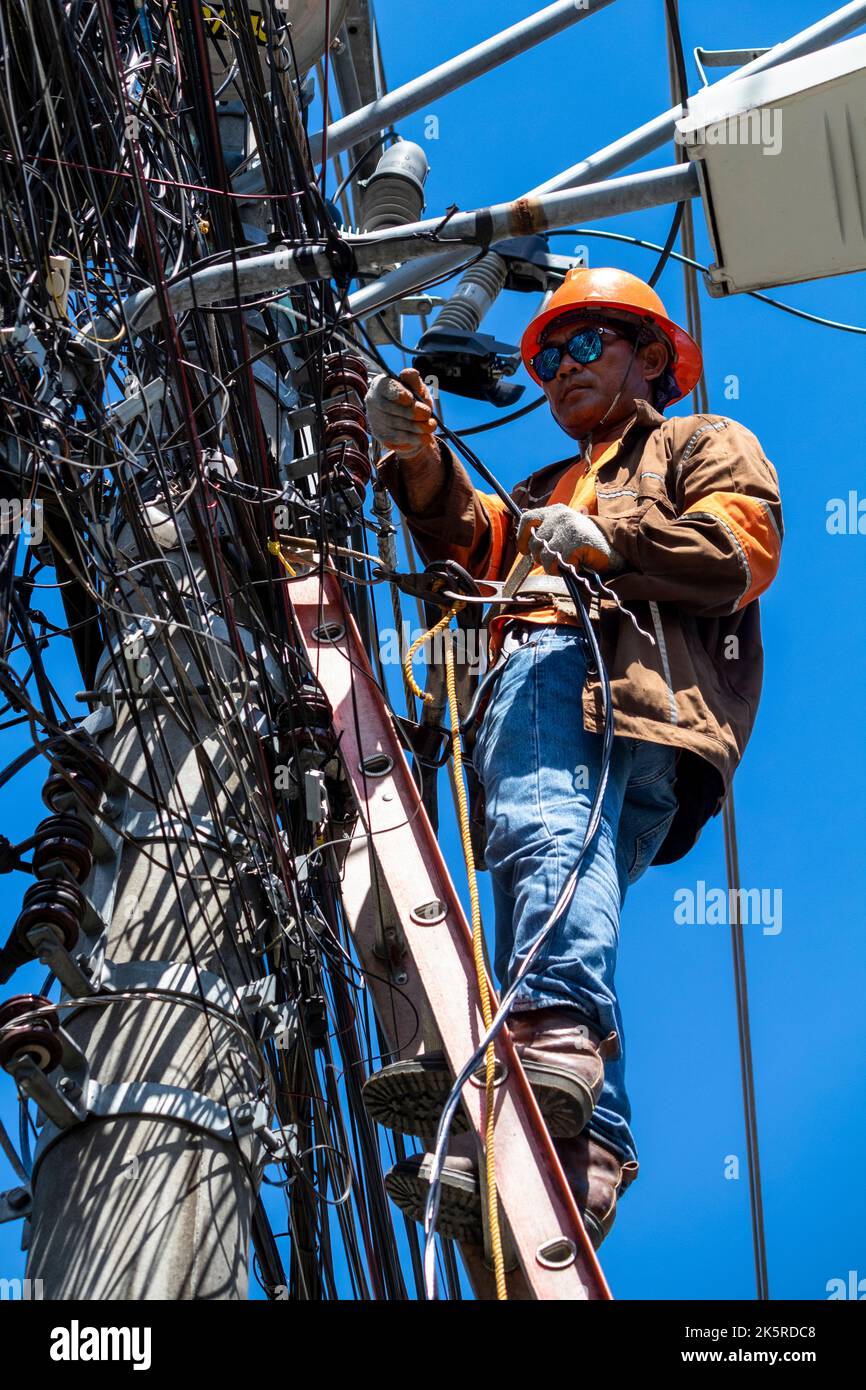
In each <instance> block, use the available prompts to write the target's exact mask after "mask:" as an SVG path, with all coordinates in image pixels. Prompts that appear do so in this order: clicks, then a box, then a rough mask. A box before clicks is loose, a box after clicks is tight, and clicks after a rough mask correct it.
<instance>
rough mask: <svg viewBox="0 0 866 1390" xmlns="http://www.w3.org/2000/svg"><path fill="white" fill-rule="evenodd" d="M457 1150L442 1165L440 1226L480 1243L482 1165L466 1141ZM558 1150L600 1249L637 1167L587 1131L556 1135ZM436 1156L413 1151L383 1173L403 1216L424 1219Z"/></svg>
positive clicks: (455, 1236)
mask: <svg viewBox="0 0 866 1390" xmlns="http://www.w3.org/2000/svg"><path fill="white" fill-rule="evenodd" d="M456 1147H458V1148H459V1151H460V1152H459V1154H455V1153H449V1154H448V1156H447V1158H446V1159H445V1164H444V1167H443V1169H442V1187H441V1194H440V1201H439V1217H438V1221H437V1223H436V1229H437V1230H438V1232H439V1234H440V1235H442V1236H446V1237H448V1238H449V1239H451V1240H462V1241H467V1242H468V1243H469V1244H470V1245H481V1244H482V1243H483V1241H484V1227H483V1222H482V1217H481V1192H480V1188H479V1184H478V1164H477V1162H476V1160H475V1158H474V1157H469V1156H468V1155H469V1153H470V1150H469V1149H467V1148H466V1147H465V1141H464V1142H462V1143H458V1144H457V1145H456ZM556 1152H557V1154H558V1155H559V1161H560V1163H561V1164H562V1167H563V1171H564V1173H565V1176H566V1179H567V1181H568V1185H569V1187H570V1188H571V1190H572V1192H573V1194H574V1200H575V1202H576V1203H577V1208H578V1211H579V1212H580V1215H581V1218H582V1220H583V1224H584V1226H585V1228H586V1233H587V1235H588V1236H589V1239H590V1241H591V1242H592V1246H593V1249H594V1250H597V1249H598V1247H599V1246H600V1245H601V1243H602V1241H603V1240H604V1238H605V1236H606V1235H608V1234H609V1233H610V1229H611V1227H612V1226H613V1223H614V1218H615V1216H616V1201H617V1197H619V1196H621V1195H622V1193H624V1192H625V1191H626V1189H627V1188H628V1187H629V1186H630V1185H631V1183H633V1182H634V1180H635V1178H636V1177H637V1172H638V1165H637V1163H635V1162H634V1161H632V1160H631V1159H628V1160H627V1161H623V1160H622V1159H621V1158H619V1157H618V1156H617V1155H616V1154H615V1153H612V1152H611V1150H610V1149H606V1148H605V1147H604V1146H603V1145H602V1144H599V1142H598V1140H596V1139H592V1138H590V1136H589V1135H588V1134H580V1135H578V1137H577V1138H576V1139H558V1140H557V1141H556ZM432 1166H433V1155H432V1154H429V1153H427V1154H411V1155H410V1156H409V1157H408V1158H404V1159H401V1161H400V1162H399V1163H395V1164H394V1167H393V1168H392V1169H391V1170H390V1172H389V1173H388V1174H387V1175H386V1177H385V1188H386V1190H387V1192H388V1195H389V1197H390V1198H391V1200H392V1202H394V1203H395V1205H396V1206H398V1207H399V1208H400V1210H401V1211H402V1212H403V1214H404V1215H405V1216H408V1217H410V1219H411V1220H413V1221H420V1222H423V1220H424V1207H425V1204H426V1201H427V1193H428V1192H429V1190H430V1173H431V1170H432Z"/></svg>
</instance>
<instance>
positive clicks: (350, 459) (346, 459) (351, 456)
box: [325, 444, 373, 491]
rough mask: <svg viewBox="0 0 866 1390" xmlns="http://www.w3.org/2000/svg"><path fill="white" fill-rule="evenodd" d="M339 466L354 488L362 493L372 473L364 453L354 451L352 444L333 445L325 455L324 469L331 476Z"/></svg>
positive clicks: (358, 450)
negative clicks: (344, 470)
mask: <svg viewBox="0 0 866 1390" xmlns="http://www.w3.org/2000/svg"><path fill="white" fill-rule="evenodd" d="M340 464H342V465H343V467H344V468H345V469H346V472H347V473H348V474H349V477H350V478H351V479H352V482H353V483H354V484H355V486H356V487H357V488H359V489H360V490H361V491H363V490H364V488H365V487H366V486H367V484H368V483H369V481H370V475H371V473H372V471H373V469H372V465H371V464H370V460H369V458H368V457H367V455H366V453H362V452H361V450H360V449H356V448H355V445H354V444H333V445H332V446H331V448H330V449H328V450H327V451H326V453H325V469H326V471H327V472H328V473H329V474H331V473H333V472H334V470H335V469H336V468H338V467H339V466H340Z"/></svg>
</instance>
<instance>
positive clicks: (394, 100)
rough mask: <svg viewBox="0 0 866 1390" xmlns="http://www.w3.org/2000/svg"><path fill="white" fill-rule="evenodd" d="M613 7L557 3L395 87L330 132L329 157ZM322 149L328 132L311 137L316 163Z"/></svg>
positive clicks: (587, 0) (600, 2)
mask: <svg viewBox="0 0 866 1390" xmlns="http://www.w3.org/2000/svg"><path fill="white" fill-rule="evenodd" d="M612 3H613V0H581V2H580V3H575V0H556V4H553V5H548V6H547V7H546V8H545V9H543V10H539V11H538V12H537V13H536V14H533V15H529V17H528V18H527V19H521V20H520V21H519V22H518V23H517V24H512V25H511V26H510V28H508V29H503V30H502V32H501V33H499V34H494V35H492V37H491V38H489V39H484V40H483V42H482V43H478V44H476V45H475V46H474V48H468V49H467V50H466V52H465V53H458V54H457V56H456V57H455V58H449V59H448V61H447V62H445V63H440V64H439V65H438V67H435V68H431V69H430V71H429V72H425V73H422V74H421V76H420V77H415V78H413V79H412V81H411V82H405V83H404V84H403V86H402V87H395V89H394V91H393V92H387V93H386V94H385V96H383V97H380V98H379V100H378V101H371V102H370V103H369V105H367V106H362V107H361V108H360V110H358V111H352V112H351V113H350V114H349V115H348V116H343V117H342V118H341V119H340V120H339V121H334V122H333V124H332V125H329V126H328V154H329V155H332V154H338V153H339V152H340V151H341V150H345V149H348V147H349V146H350V145H354V144H357V142H358V141H359V140H360V139H361V137H362V136H364V135H369V134H370V133H371V131H379V130H383V129H384V128H385V127H386V126H388V125H390V124H391V123H392V122H393V121H397V120H400V119H401V117H403V116H410V115H412V113H413V112H415V111H419V110H420V109H421V107H422V106H425V105H426V104H427V102H428V101H433V100H435V99H436V98H437V97H442V96H446V95H447V94H448V93H449V92H453V91H455V90H456V89H457V88H458V87H462V86H464V85H465V84H466V83H467V82H471V81H472V79H473V78H475V77H480V76H481V75H482V73H485V72H490V71H491V69H493V68H496V67H499V66H500V65H501V64H502V63H506V62H508V60H509V58H514V57H516V56H517V55H518V54H519V53H525V52H526V51H527V50H528V49H530V48H534V47H535V46H536V44H539V43H542V42H543V41H544V39H548V38H550V37H551V36H552V35H553V34H558V33H560V32H561V31H562V30H563V29H568V28H569V27H570V26H571V25H572V24H578V23H579V22H580V21H581V20H582V19H587V18H588V17H589V16H590V15H592V14H595V13H597V12H598V11H599V10H603V9H604V8H605V6H607V5H610V4H612ZM322 146H323V132H322V131H321V130H320V131H317V132H316V134H315V135H311V136H310V150H311V152H312V156H313V159H314V160H316V159H320V158H321V155H322Z"/></svg>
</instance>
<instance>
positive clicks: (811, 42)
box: [434, 0, 866, 327]
mask: <svg viewBox="0 0 866 1390" xmlns="http://www.w3.org/2000/svg"><path fill="white" fill-rule="evenodd" d="M863 23H866V0H856V3H853V4H849V5H843V6H842V8H841V9H839V10H834V11H833V13H832V14H830V15H827V16H825V18H824V19H821V20H818V22H817V23H816V24H812V25H810V26H809V28H808V29H801V30H800V32H799V33H797V34H794V35H793V36H792V37H791V38H790V39H785V40H784V42H782V43H778V44H776V45H775V47H773V48H769V49H767V50H766V51H765V52H763V53H762V54H761V55H760V57H758V58H755V59H754V60H753V61H752V62H750V63H747V64H746V65H745V66H744V67H742V68H738V69H737V71H736V72H732V73H729V74H728V76H727V77H722V78H720V79H719V81H718V82H716V83H713V86H714V87H718V86H721V85H722V83H727V82H732V81H733V80H734V79H735V78H739V77H743V76H748V74H750V73H755V72H763V71H764V70H765V69H767V68H772V67H776V66H777V65H778V64H779V63H783V62H786V61H787V60H788V59H790V58H800V57H802V56H803V55H804V54H806V53H814V52H815V50H816V49H819V48H823V47H825V46H826V45H827V44H828V43H832V42H833V41H834V40H835V39H839V38H843V37H844V36H845V34H848V33H850V32H851V30H852V29H856V28H858V26H859V25H861V24H863ZM681 115H682V108H681V107H680V106H672V107H671V108H670V109H669V110H668V111H663V112H661V114H660V115H658V116H654V117H653V119H652V120H651V121H647V122H646V123H645V124H644V125H642V126H638V128H637V130H633V131H630V132H629V134H628V135H623V136H621V138H620V139H619V140H614V141H613V143H612V144H610V145H605V146H604V148H603V149H601V150H597V151H596V153H595V154H591V155H588V156H587V158H586V159H582V160H581V161H580V162H579V163H578V164H573V165H572V166H571V168H570V169H565V170H563V172H562V173H560V174H555V175H554V176H553V178H550V179H546V180H545V182H544V183H540V184H537V185H536V187H535V188H533V189H531V190H530V192H529V193H528V194H527V195H526V196H527V197H530V198H532V197H538V196H540V195H544V194H546V193H554V192H557V191H559V190H560V189H564V188H577V187H580V186H581V185H585V184H589V183H590V182H592V183H596V182H598V181H599V180H600V179H602V178H609V177H610V175H611V174H615V173H616V172H617V171H618V170H620V169H623V168H625V167H627V166H628V165H629V164H634V163H635V161H636V160H638V159H642V158H643V157H644V156H645V155H647V154H651V153H652V151H653V150H656V149H658V148H659V146H661V145H663V144H664V143H665V141H666V140H669V139H672V138H673V134H674V130H675V128H676V122H677V121H678V120H679V118H680V117H681ZM485 259H486V258H485ZM482 264H483V262H482ZM434 269H435V267H434ZM462 286H463V281H461V283H460V286H458V291H457V292H458V293H459V291H460V289H462ZM491 303H492V301H491ZM490 307H491V304H488V305H487V306H486V308H485V309H483V310H482V312H481V313H480V314H479V318H478V323H480V322H481V319H482V318H483V317H484V314H485V313H486V312H487V309H489V308H490ZM442 312H444V310H443V311H442ZM438 321H439V319H438V317H437V318H436V319H435V320H434V324H438ZM477 326H478V325H476V327H477Z"/></svg>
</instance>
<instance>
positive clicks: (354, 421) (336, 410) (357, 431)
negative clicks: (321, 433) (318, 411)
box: [325, 401, 369, 453]
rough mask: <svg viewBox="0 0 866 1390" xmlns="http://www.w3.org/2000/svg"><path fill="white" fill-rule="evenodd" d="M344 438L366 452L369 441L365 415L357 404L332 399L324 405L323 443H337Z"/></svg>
mask: <svg viewBox="0 0 866 1390" xmlns="http://www.w3.org/2000/svg"><path fill="white" fill-rule="evenodd" d="M344 439H345V440H346V441H347V442H348V443H350V444H354V445H355V446H356V448H358V449H360V450H362V452H364V453H366V451H367V444H368V443H369V436H368V433H367V416H366V415H365V414H364V411H363V410H362V409H361V407H360V406H359V405H350V404H349V402H348V401H332V402H331V404H330V405H329V406H326V407H325V444H326V445H328V446H330V445H332V444H339V443H341V442H342V441H343V440H344Z"/></svg>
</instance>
